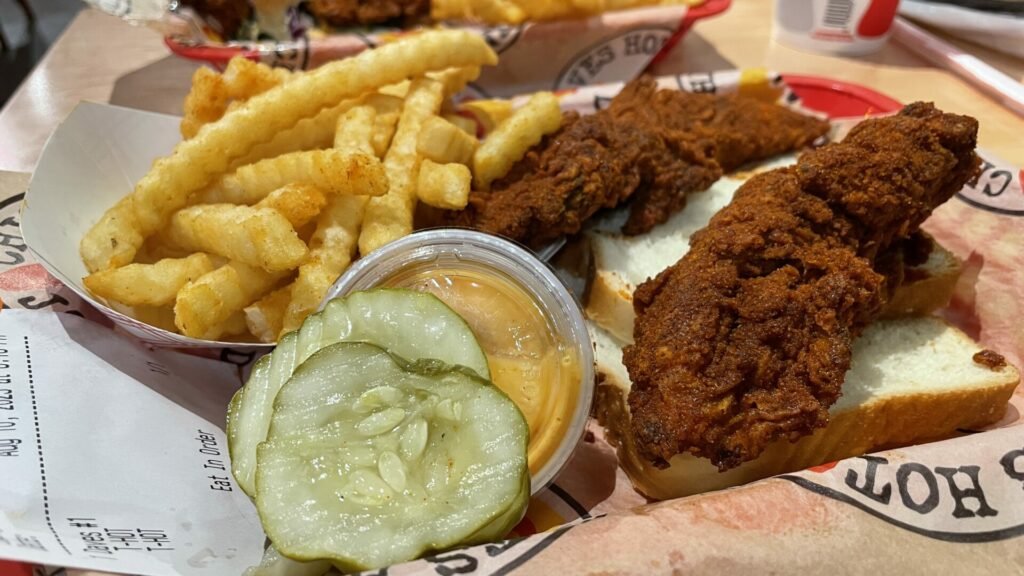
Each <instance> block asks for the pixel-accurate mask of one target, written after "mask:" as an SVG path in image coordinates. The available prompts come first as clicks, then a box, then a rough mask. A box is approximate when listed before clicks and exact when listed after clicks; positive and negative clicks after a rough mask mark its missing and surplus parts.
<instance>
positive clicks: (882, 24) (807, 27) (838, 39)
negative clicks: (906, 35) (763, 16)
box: [774, 0, 899, 56]
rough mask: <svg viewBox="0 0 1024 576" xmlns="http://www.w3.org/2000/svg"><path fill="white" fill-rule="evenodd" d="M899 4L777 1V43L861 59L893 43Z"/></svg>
mask: <svg viewBox="0 0 1024 576" xmlns="http://www.w3.org/2000/svg"><path fill="white" fill-rule="evenodd" d="M898 8H899V0H776V2H775V27H774V36H775V40H776V41H778V42H780V43H782V44H785V45H787V46H791V47H793V48H797V49H800V50H807V51H809V52H818V53H822V54H836V55H843V56H860V55H863V54H870V53H872V52H875V51H877V50H879V49H880V48H881V47H882V46H884V45H885V42H886V40H888V39H889V31H890V30H891V29H892V23H893V20H894V19H895V18H896V11H897V9H898Z"/></svg>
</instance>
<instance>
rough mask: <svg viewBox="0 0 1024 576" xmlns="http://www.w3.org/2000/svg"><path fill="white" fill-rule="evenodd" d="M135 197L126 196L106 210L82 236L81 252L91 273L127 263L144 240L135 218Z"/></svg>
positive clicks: (79, 246) (79, 248)
mask: <svg viewBox="0 0 1024 576" xmlns="http://www.w3.org/2000/svg"><path fill="white" fill-rule="evenodd" d="M133 202H134V198H133V197H132V196H125V197H124V198H121V199H120V200H119V201H118V202H117V204H114V205H113V206H111V207H110V209H109V210H107V211H106V212H105V213H104V214H103V217H101V218H100V220H99V222H97V223H96V224H94V225H93V227H92V228H91V229H90V230H89V232H88V233H86V235H85V236H84V237H82V242H81V243H79V245H78V254H79V255H80V256H81V257H82V261H83V262H84V263H85V268H86V270H88V271H89V272H99V271H101V270H107V269H109V268H116V267H118V266H124V265H125V264H128V263H130V262H131V261H132V259H133V258H134V257H135V252H136V250H137V247H141V246H142V243H143V242H144V241H145V238H143V236H142V234H140V233H139V226H138V223H137V222H136V220H135V209H134V208H133V207H132V204H133Z"/></svg>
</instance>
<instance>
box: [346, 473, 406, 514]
mask: <svg viewBox="0 0 1024 576" xmlns="http://www.w3.org/2000/svg"><path fill="white" fill-rule="evenodd" d="M346 488H347V489H346V490H344V491H343V494H344V497H345V498H347V499H350V500H353V501H355V502H357V503H359V504H364V505H368V506H379V505H381V504H383V503H384V502H385V501H386V500H388V499H389V498H391V496H392V495H393V494H394V493H393V492H392V491H391V488H389V487H388V485H387V483H385V482H384V480H382V479H381V477H380V476H377V475H376V474H375V473H373V472H372V471H370V470H356V471H355V472H353V473H352V475H351V476H349V484H348V486H347V487H346Z"/></svg>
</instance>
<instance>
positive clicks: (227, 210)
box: [166, 204, 307, 304]
mask: <svg viewBox="0 0 1024 576" xmlns="http://www.w3.org/2000/svg"><path fill="white" fill-rule="evenodd" d="M166 234H167V238H168V240H169V241H170V242H171V243H172V244H175V245H177V246H181V247H184V248H187V249H189V250H199V251H203V252H210V253H212V254H219V255H220V256H224V257H225V258H229V259H231V260H235V261H238V262H241V263H243V264H248V265H249V266H257V267H259V268H262V269H264V270H267V271H270V272H278V271H284V270H291V269H293V268H295V267H297V266H298V265H299V264H301V263H302V262H303V260H305V258H306V254H307V250H306V245H305V244H303V243H302V240H299V237H298V235H297V234H296V233H295V229H294V228H292V225H291V224H289V223H288V220H287V219H286V218H285V217H284V216H282V215H281V214H280V213H279V212H278V211H276V210H271V209H269V208H254V207H252V206H234V205H231V204H200V205H198V206H190V207H188V208H184V209H182V210H180V211H178V212H177V213H176V214H175V215H174V217H173V218H171V225H170V226H169V227H168V229H167V232H166ZM246 304H248V302H246Z"/></svg>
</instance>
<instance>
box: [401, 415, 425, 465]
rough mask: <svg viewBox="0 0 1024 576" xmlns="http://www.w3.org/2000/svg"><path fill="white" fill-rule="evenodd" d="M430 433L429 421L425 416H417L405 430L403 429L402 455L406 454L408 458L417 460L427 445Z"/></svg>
mask: <svg viewBox="0 0 1024 576" xmlns="http://www.w3.org/2000/svg"><path fill="white" fill-rule="evenodd" d="M429 435H430V429H429V427H428V426H427V421H426V420H424V419H423V418H416V419H415V420H413V421H412V422H410V423H409V424H408V425H407V426H406V427H405V430H403V431H402V437H401V440H400V441H399V445H400V449H401V451H402V456H405V458H406V460H416V459H417V458H419V457H420V455H421V454H423V450H424V449H425V448H426V447H427V437H428V436H429Z"/></svg>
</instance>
